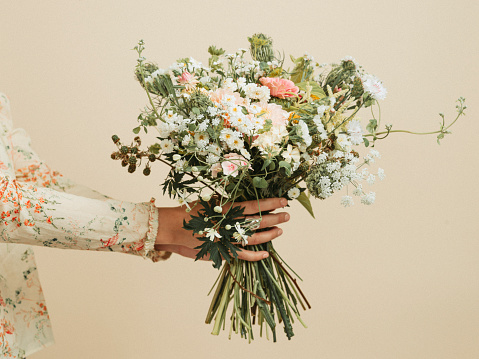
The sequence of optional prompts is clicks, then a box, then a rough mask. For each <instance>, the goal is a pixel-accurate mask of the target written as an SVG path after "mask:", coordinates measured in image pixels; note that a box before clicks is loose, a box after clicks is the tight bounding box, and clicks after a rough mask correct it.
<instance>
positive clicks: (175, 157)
mask: <svg viewBox="0 0 479 359" xmlns="http://www.w3.org/2000/svg"><path fill="white" fill-rule="evenodd" d="M180 159H181V155H179V154H174V155H173V161H179V160H180Z"/></svg>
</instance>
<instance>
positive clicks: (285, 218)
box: [284, 213, 290, 221]
mask: <svg viewBox="0 0 479 359" xmlns="http://www.w3.org/2000/svg"><path fill="white" fill-rule="evenodd" d="M289 217H290V216H289V213H286V214H285V215H284V220H285V221H289Z"/></svg>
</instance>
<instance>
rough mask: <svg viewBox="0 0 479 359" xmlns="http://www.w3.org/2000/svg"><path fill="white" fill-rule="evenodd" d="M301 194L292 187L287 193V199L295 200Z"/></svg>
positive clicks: (297, 189)
mask: <svg viewBox="0 0 479 359" xmlns="http://www.w3.org/2000/svg"><path fill="white" fill-rule="evenodd" d="M300 194H301V191H300V190H299V188H297V187H293V188H291V189H290V190H289V191H288V197H289V198H291V199H296V198H298V197H299V195H300Z"/></svg>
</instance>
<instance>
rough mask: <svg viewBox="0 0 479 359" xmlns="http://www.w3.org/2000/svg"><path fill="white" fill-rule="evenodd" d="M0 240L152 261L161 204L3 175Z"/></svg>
mask: <svg viewBox="0 0 479 359" xmlns="http://www.w3.org/2000/svg"><path fill="white" fill-rule="evenodd" d="M0 207H1V208H0V211H1V223H0V236H1V237H0V238H1V239H0V240H1V241H3V242H7V243H21V244H28V245H37V246H46V247H54V248H62V249H82V250H96V251H112V252H123V253H129V254H136V255H141V256H143V257H145V258H150V259H151V260H153V261H154V262H156V261H158V260H160V259H162V258H160V257H159V255H160V253H158V252H157V251H155V250H154V244H155V240H156V235H157V231H158V209H157V208H156V207H155V205H154V199H152V200H151V201H150V202H144V203H131V202H125V201H118V200H115V199H106V200H98V199H93V198H87V197H82V196H76V195H73V194H70V193H65V192H60V191H56V190H54V189H51V188H44V187H38V186H36V185H34V184H27V183H22V182H19V181H17V180H16V179H14V178H11V177H10V176H8V175H2V176H1V178H0Z"/></svg>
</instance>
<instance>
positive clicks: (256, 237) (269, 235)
mask: <svg viewBox="0 0 479 359" xmlns="http://www.w3.org/2000/svg"><path fill="white" fill-rule="evenodd" d="M282 234H283V230H282V229H281V228H278V227H273V228H271V229H270V230H269V231H264V232H256V233H255V234H253V235H252V236H251V237H250V238H249V239H248V244H249V245H255V244H261V243H266V242H269V241H271V240H273V239H275V238H277V237H279V236H280V235H282Z"/></svg>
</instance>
